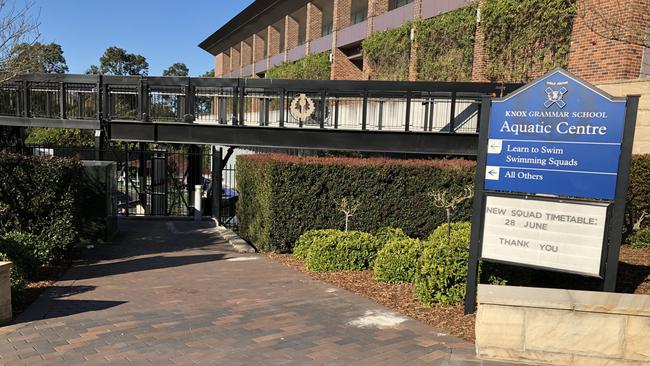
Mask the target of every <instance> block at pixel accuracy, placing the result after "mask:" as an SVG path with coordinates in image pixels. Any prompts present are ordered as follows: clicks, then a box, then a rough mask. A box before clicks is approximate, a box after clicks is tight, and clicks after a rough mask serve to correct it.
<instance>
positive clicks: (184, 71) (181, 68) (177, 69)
mask: <svg viewBox="0 0 650 366" xmlns="http://www.w3.org/2000/svg"><path fill="white" fill-rule="evenodd" d="M189 74H190V69H189V68H188V67H187V65H185V64H184V63H182V62H177V63H175V64H173V65H171V66H170V67H168V68H166V69H165V70H163V73H162V75H163V76H188V75H189Z"/></svg>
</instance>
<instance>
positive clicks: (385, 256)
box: [374, 238, 422, 283]
mask: <svg viewBox="0 0 650 366" xmlns="http://www.w3.org/2000/svg"><path fill="white" fill-rule="evenodd" d="M421 251H422V242H421V241H420V240H419V239H411V238H400V239H393V240H391V241H389V242H388V243H386V245H384V246H383V248H381V250H379V252H378V253H377V259H375V266H374V270H375V279H377V280H379V281H382V282H388V283H401V282H413V279H414V277H415V270H416V268H417V260H418V257H419V256H420V253H421Z"/></svg>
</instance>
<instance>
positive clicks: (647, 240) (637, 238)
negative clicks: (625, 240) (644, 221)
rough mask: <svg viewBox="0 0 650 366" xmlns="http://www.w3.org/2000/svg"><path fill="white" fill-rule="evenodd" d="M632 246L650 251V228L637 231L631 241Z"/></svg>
mask: <svg viewBox="0 0 650 366" xmlns="http://www.w3.org/2000/svg"><path fill="white" fill-rule="evenodd" d="M630 246H631V247H632V248H635V249H650V227H646V228H643V229H641V230H639V231H637V232H636V233H635V234H634V235H633V236H632V237H631V239H630Z"/></svg>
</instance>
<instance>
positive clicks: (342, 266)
mask: <svg viewBox="0 0 650 366" xmlns="http://www.w3.org/2000/svg"><path fill="white" fill-rule="evenodd" d="M374 239H375V238H374V237H373V236H372V235H371V234H368V233H364V232H360V231H345V232H340V233H339V234H337V235H332V236H329V237H327V238H325V239H324V240H321V241H316V242H314V243H312V245H311V247H310V248H309V252H308V254H307V269H309V270H310V271H316V272H332V271H339V270H349V271H360V270H363V269H366V268H369V267H371V266H372V263H373V262H374V259H375V256H376V254H377V249H376V246H375V240H374Z"/></svg>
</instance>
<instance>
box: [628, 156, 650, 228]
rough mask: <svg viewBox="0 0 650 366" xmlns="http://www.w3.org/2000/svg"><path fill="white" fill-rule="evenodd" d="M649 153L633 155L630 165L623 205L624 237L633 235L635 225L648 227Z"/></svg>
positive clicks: (649, 209)
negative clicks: (624, 203)
mask: <svg viewBox="0 0 650 366" xmlns="http://www.w3.org/2000/svg"><path fill="white" fill-rule="evenodd" d="M648 182H650V154H645V155H635V156H633V157H632V164H631V166H630V186H629V188H628V190H627V202H626V205H625V237H627V238H630V237H631V236H632V235H634V230H635V226H636V225H637V224H638V225H639V226H640V227H641V228H644V227H650V184H648Z"/></svg>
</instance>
